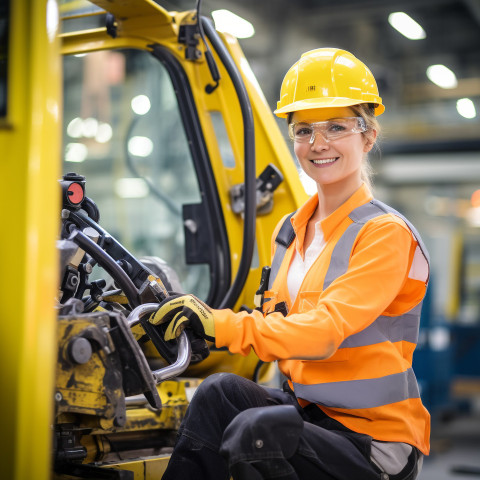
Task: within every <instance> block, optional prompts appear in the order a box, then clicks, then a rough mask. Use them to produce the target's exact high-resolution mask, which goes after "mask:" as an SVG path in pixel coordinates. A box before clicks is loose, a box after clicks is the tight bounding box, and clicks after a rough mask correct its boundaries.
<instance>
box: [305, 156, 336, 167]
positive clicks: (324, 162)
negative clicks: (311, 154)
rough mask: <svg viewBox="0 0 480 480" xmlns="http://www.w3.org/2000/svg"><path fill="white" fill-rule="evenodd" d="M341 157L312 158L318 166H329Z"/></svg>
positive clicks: (312, 161)
mask: <svg viewBox="0 0 480 480" xmlns="http://www.w3.org/2000/svg"><path fill="white" fill-rule="evenodd" d="M339 158H340V157H331V158H317V159H314V160H310V162H311V163H313V164H314V165H315V166H316V167H328V166H330V165H332V164H333V163H335V162H336V161H337V160H338V159H339Z"/></svg>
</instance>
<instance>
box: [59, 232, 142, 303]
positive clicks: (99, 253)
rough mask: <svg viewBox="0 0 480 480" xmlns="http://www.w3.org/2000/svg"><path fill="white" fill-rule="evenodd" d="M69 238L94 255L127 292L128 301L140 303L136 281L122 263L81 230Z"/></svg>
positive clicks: (124, 291)
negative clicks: (133, 280) (119, 263)
mask: <svg viewBox="0 0 480 480" xmlns="http://www.w3.org/2000/svg"><path fill="white" fill-rule="evenodd" d="M68 240H71V241H72V242H74V243H76V244H77V245H78V246H79V247H80V248H81V249H82V250H84V251H85V252H86V253H88V254H89V255H90V256H91V257H93V258H94V259H95V260H96V261H97V262H98V264H99V265H100V266H101V267H102V268H104V269H105V271H106V272H107V273H108V274H109V275H111V277H112V278H113V279H114V280H115V282H116V283H117V284H118V286H119V287H120V288H121V289H122V290H123V293H125V295H126V297H127V298H128V303H129V304H130V305H131V306H132V307H133V308H134V307H137V306H138V305H140V303H141V302H140V298H139V295H138V291H137V289H136V288H135V285H134V283H133V282H132V280H130V278H129V276H128V275H127V274H126V273H125V271H124V270H123V269H122V267H120V265H118V263H117V262H116V261H115V260H114V259H113V258H112V257H111V256H110V255H108V253H107V252H105V250H103V249H102V248H101V247H99V246H98V245H97V244H96V243H95V242H94V241H93V240H91V239H90V238H88V237H87V236H86V235H85V234H84V233H82V232H81V231H80V230H74V231H73V232H72V233H71V235H70V236H69V238H68Z"/></svg>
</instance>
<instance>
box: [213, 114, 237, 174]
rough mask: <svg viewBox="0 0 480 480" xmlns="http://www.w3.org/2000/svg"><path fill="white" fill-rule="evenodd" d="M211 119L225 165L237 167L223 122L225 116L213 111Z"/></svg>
mask: <svg viewBox="0 0 480 480" xmlns="http://www.w3.org/2000/svg"><path fill="white" fill-rule="evenodd" d="M210 118H211V119H212V124H213V129H214V130H215V136H216V138H217V141H218V147H219V148H220V155H221V157H222V161H223V164H224V165H225V167H227V168H234V167H235V156H234V155H233V150H232V145H231V144H230V139H229V138H228V133H227V128H226V126H225V122H224V120H223V116H222V114H221V113H220V112H216V111H211V112H210Z"/></svg>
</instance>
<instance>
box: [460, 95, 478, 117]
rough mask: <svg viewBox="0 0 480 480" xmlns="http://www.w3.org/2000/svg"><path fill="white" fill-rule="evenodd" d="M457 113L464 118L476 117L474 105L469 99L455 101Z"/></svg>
mask: <svg viewBox="0 0 480 480" xmlns="http://www.w3.org/2000/svg"><path fill="white" fill-rule="evenodd" d="M457 112H458V113H459V114H460V115H461V116H462V117H465V118H475V117H476V116H477V111H476V110H475V105H474V103H473V102H472V101H471V100H470V99H469V98H460V99H459V100H457Z"/></svg>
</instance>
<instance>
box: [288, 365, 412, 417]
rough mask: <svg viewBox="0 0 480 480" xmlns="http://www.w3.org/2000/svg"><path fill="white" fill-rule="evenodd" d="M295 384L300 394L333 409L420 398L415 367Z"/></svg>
mask: <svg viewBox="0 0 480 480" xmlns="http://www.w3.org/2000/svg"><path fill="white" fill-rule="evenodd" d="M293 387H294V391H295V395H296V396H297V397H299V398H303V399H304V400H307V401H309V402H313V403H317V404H318V405H324V406H325V407H331V408H346V409H353V408H355V409H357V408H375V407H381V406H384V405H389V404H391V403H396V402H401V401H403V400H407V399H409V398H419V397H420V393H419V391H418V385H417V380H416V378H415V374H414V373H413V370H412V369H411V368H409V369H408V370H406V371H405V372H401V373H394V374H392V375H387V376H385V377H380V378H369V379H365V380H350V381H346V382H330V383H321V384H315V385H302V384H300V383H295V382H294V383H293Z"/></svg>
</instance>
